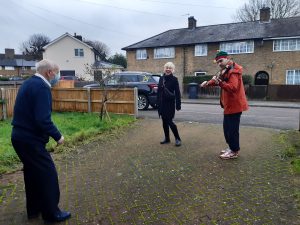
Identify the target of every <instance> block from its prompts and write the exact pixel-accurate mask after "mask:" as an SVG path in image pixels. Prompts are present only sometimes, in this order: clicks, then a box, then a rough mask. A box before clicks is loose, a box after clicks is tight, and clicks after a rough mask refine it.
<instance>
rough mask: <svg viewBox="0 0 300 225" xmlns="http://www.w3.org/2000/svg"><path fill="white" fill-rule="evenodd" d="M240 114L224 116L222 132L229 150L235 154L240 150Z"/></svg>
mask: <svg viewBox="0 0 300 225" xmlns="http://www.w3.org/2000/svg"><path fill="white" fill-rule="evenodd" d="M241 115H242V113H241V112H240V113H234V114H227V115H224V119H223V132H224V137H225V140H226V143H227V144H228V146H229V148H230V149H231V150H232V151H234V152H237V151H239V150H240V131H239V128H240V119H241Z"/></svg>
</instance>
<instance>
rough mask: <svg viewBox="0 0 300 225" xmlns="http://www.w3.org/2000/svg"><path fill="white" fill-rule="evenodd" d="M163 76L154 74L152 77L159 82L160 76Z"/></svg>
mask: <svg viewBox="0 0 300 225" xmlns="http://www.w3.org/2000/svg"><path fill="white" fill-rule="evenodd" d="M161 76H162V74H152V77H153V78H154V80H155V81H156V82H157V83H158V82H159V79H160V77H161Z"/></svg>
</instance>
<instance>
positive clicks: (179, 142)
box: [175, 139, 181, 147]
mask: <svg viewBox="0 0 300 225" xmlns="http://www.w3.org/2000/svg"><path fill="white" fill-rule="evenodd" d="M180 145H181V140H179V139H176V140H175V146H177V147H178V146H180Z"/></svg>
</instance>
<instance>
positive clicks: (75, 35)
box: [74, 33, 82, 41]
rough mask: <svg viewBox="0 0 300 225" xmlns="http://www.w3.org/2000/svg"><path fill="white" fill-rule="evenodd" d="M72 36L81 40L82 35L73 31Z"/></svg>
mask: <svg viewBox="0 0 300 225" xmlns="http://www.w3.org/2000/svg"><path fill="white" fill-rule="evenodd" d="M74 38H77V39H78V40H79V41H82V36H81V35H77V34H76V33H74Z"/></svg>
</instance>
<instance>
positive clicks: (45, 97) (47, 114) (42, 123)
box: [34, 88, 61, 141]
mask: <svg viewBox="0 0 300 225" xmlns="http://www.w3.org/2000/svg"><path fill="white" fill-rule="evenodd" d="M36 94H37V95H36V96H35V104H34V119H35V121H36V124H37V126H38V128H39V129H40V130H41V131H42V132H44V133H46V134H48V135H49V136H50V137H52V138H53V139H54V140H55V141H58V140H59V139H60V138H61V133H60V132H59V130H58V129H57V128H56V126H55V125H54V123H53V122H52V120H51V111H52V97H51V91H50V90H48V89H47V88H40V89H39V90H38V92H37V93H36Z"/></svg>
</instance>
